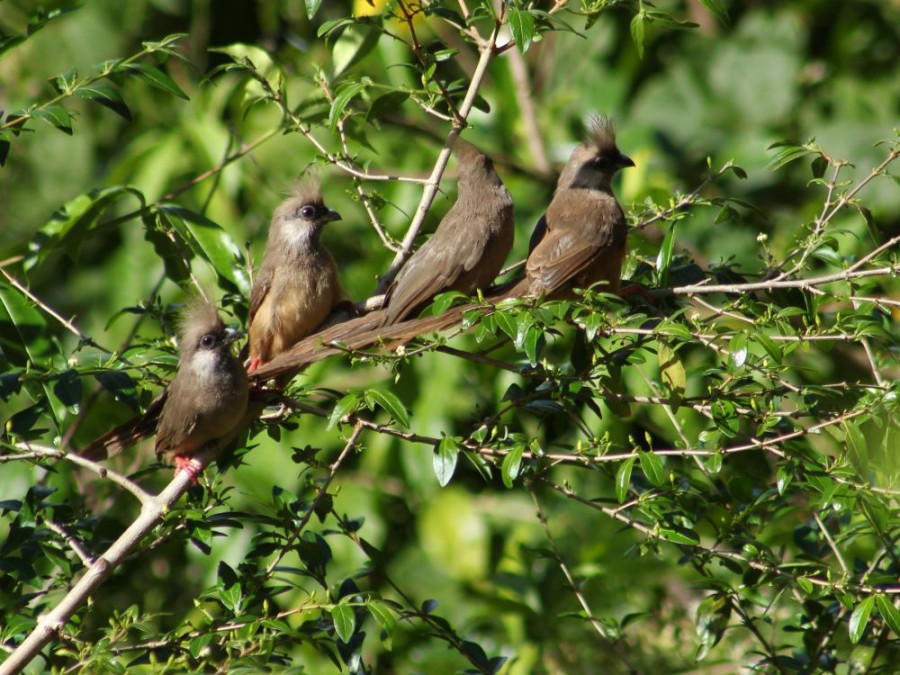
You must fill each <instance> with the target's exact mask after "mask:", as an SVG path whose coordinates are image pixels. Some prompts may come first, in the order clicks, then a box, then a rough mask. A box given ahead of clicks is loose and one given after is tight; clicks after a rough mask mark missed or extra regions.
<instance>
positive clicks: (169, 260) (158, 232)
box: [141, 213, 191, 284]
mask: <svg viewBox="0 0 900 675" xmlns="http://www.w3.org/2000/svg"><path fill="white" fill-rule="evenodd" d="M141 221H142V222H143V223H144V239H146V240H147V241H149V242H150V243H151V244H153V250H154V251H156V255H158V256H159V257H160V258H161V259H162V261H163V266H164V267H165V269H166V278H168V279H170V280H171V281H174V282H175V283H176V284H177V283H181V282H182V281H186V280H187V279H189V278H190V276H191V267H190V265H189V264H188V260H189V258H190V257H191V256H190V252H189V251H185V249H184V247H183V246H182V245H181V244H182V241H181V239H180V238H179V237H172V236H170V235H169V232H171V231H172V230H173V229H174V228H173V226H172V223H171V222H170V221H169V219H168V218H166V216H165V214H162V213H147V214H144V215H143V216H142V217H141Z"/></svg>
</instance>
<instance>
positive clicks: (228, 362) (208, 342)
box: [79, 296, 249, 482]
mask: <svg viewBox="0 0 900 675" xmlns="http://www.w3.org/2000/svg"><path fill="white" fill-rule="evenodd" d="M179 332H180V338H181V339H180V347H179V359H178V372H177V373H176V374H175V377H174V379H173V380H172V381H171V382H170V383H169V385H168V386H167V387H166V388H165V390H164V391H163V393H162V394H161V395H160V396H159V397H157V398H156V400H154V401H153V402H152V403H151V404H150V406H149V407H148V409H147V411H146V412H145V413H144V415H143V416H142V417H140V418H137V419H136V420H135V421H134V422H132V423H131V424H130V425H125V426H123V427H120V428H118V429H115V430H113V431H112V432H109V433H108V434H105V435H104V436H101V437H100V438H98V439H97V440H95V441H94V442H93V443H91V444H90V445H88V446H87V447H86V448H85V449H84V450H82V451H81V452H80V453H79V454H81V455H82V456H84V457H86V458H88V459H94V460H96V459H104V458H106V457H110V456H112V455H115V454H117V453H119V452H121V451H122V450H123V449H124V448H125V447H127V446H128V445H130V444H131V443H133V442H135V441H137V440H139V439H140V438H141V437H143V436H145V435H147V432H148V429H149V428H151V427H152V425H153V424H154V423H155V422H156V419H157V418H158V420H159V422H158V424H157V425H156V444H155V448H156V454H157V456H158V457H160V458H161V459H166V460H173V461H174V463H175V465H176V466H177V467H178V468H179V469H180V470H182V471H185V472H186V473H188V475H190V477H191V480H194V481H195V482H196V476H197V473H198V472H199V470H200V469H201V467H200V465H199V464H198V463H197V461H196V460H194V459H193V457H194V455H195V454H197V452H199V451H200V449H201V448H203V447H204V446H205V445H207V444H208V443H211V442H213V441H218V440H221V439H223V438H225V437H227V436H228V435H229V434H230V433H231V432H233V431H235V429H236V427H237V426H238V423H239V422H240V421H241V419H242V417H243V415H244V412H245V411H246V409H247V402H248V398H249V387H248V379H247V373H246V371H245V370H244V368H243V365H242V364H241V362H240V360H239V359H238V358H237V357H236V356H234V355H233V354H232V352H231V343H232V342H233V341H234V339H235V337H236V334H234V333H232V332H231V331H229V330H227V329H226V327H225V324H224V323H223V322H222V319H221V317H220V316H219V312H218V311H217V309H216V306H215V305H214V304H213V303H212V302H210V301H209V300H207V299H206V298H203V297H199V296H198V297H195V298H192V299H191V300H190V301H189V302H188V303H187V306H186V308H185V310H184V313H183V316H182V321H181V326H180V331H179Z"/></svg>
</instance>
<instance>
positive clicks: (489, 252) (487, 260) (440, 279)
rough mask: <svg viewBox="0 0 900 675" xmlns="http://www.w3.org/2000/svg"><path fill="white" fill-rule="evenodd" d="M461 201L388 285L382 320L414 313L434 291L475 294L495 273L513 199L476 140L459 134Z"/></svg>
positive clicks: (509, 234) (508, 237)
mask: <svg viewBox="0 0 900 675" xmlns="http://www.w3.org/2000/svg"><path fill="white" fill-rule="evenodd" d="M454 149H455V151H456V157H457V162H458V166H459V169H458V176H459V183H458V188H457V190H458V192H457V197H456V202H455V203H454V204H453V206H452V207H451V208H450V210H449V211H448V212H447V215H445V216H444V218H443V219H442V220H441V222H440V224H439V225H438V227H437V230H436V231H435V233H434V234H433V235H431V238H430V239H429V240H428V241H426V242H425V243H424V244H423V245H422V247H421V248H419V250H418V251H416V252H415V254H414V255H413V256H412V258H410V259H409V261H408V262H407V263H406V264H405V265H404V266H403V268H402V269H401V270H400V273H399V274H398V275H397V278H396V279H395V280H394V282H393V284H391V286H390V287H389V288H388V291H387V295H386V297H385V302H386V303H387V307H386V308H385V311H384V314H383V316H382V324H383V325H390V324H394V323H397V322H398V321H402V320H403V319H404V318H407V317H409V316H411V315H413V316H414V315H415V314H416V313H417V312H418V311H420V310H421V309H422V307H423V306H424V305H426V304H427V303H428V302H430V301H431V300H432V299H433V298H434V296H435V295H437V294H438V293H443V292H446V291H459V292H460V293H464V294H466V295H471V294H472V293H474V292H475V290H477V289H486V288H487V287H488V286H489V285H490V284H491V282H492V281H493V280H494V279H495V278H496V276H497V274H498V273H499V272H500V268H501V267H502V266H503V261H504V260H506V256H507V255H509V251H510V249H511V248H512V243H513V234H514V222H513V202H512V197H510V195H509V192H508V191H507V189H506V187H505V186H504V185H503V181H502V180H500V176H498V175H497V172H496V171H494V164H493V162H492V161H491V160H490V158H489V157H487V156H485V155H484V154H483V153H482V152H481V151H479V150H478V148H476V147H475V146H474V145H472V144H470V143H467V142H465V141H463V140H457V142H456V146H455V148H454Z"/></svg>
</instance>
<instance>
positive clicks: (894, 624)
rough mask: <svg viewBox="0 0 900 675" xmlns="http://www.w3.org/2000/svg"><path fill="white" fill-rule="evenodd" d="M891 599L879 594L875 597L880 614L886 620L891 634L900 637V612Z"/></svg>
mask: <svg viewBox="0 0 900 675" xmlns="http://www.w3.org/2000/svg"><path fill="white" fill-rule="evenodd" d="M891 597H892V596H891ZM891 597H889V596H887V595H883V594H881V593H878V594H877V595H875V603H876V604H877V605H878V613H879V614H881V618H882V619H884V621H885V623H886V624H887V625H888V628H890V629H891V632H892V633H893V634H894V635H898V636H900V611H898V610H897V608H896V607H894V603H893V602H891Z"/></svg>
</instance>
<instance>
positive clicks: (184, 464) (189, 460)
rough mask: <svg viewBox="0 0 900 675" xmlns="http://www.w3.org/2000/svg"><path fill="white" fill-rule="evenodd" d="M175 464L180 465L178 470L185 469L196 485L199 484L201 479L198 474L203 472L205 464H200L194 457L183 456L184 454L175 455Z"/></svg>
mask: <svg viewBox="0 0 900 675" xmlns="http://www.w3.org/2000/svg"><path fill="white" fill-rule="evenodd" d="M175 466H177V467H178V470H177V471H176V472H175V473H178V471H184V472H185V473H186V474H187V475H188V476H189V477H190V479H191V482H192V483H193V484H194V485H199V481H198V480H197V476H199V475H200V474H201V473H202V472H203V465H202V464H200V462H198V461H197V460H196V459H194V458H193V457H183V456H182V455H175Z"/></svg>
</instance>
